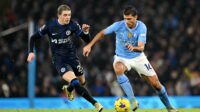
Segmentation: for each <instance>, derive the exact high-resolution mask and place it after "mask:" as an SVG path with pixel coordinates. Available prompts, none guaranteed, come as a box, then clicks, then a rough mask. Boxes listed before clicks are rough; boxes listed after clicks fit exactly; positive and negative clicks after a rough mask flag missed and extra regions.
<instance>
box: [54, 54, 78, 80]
mask: <svg viewBox="0 0 200 112" xmlns="http://www.w3.org/2000/svg"><path fill="white" fill-rule="evenodd" d="M54 66H55V68H56V70H57V72H58V74H59V75H60V76H61V77H62V78H63V79H64V80H65V81H67V82H71V80H72V79H74V78H76V75H75V74H74V71H73V69H72V67H71V65H70V64H68V62H66V61H65V60H62V59H60V58H58V59H57V60H56V61H55V63H54Z"/></svg>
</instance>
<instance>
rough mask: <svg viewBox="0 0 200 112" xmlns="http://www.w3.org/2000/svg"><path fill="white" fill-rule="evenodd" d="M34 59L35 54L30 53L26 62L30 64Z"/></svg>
mask: <svg viewBox="0 0 200 112" xmlns="http://www.w3.org/2000/svg"><path fill="white" fill-rule="evenodd" d="M34 58H35V54H34V53H32V52H31V53H29V54H28V58H27V61H28V62H29V63H30V62H32V61H33V59H34Z"/></svg>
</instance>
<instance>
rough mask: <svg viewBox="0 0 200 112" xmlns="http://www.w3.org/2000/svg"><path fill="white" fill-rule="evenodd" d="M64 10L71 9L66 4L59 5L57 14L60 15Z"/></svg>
mask: <svg viewBox="0 0 200 112" xmlns="http://www.w3.org/2000/svg"><path fill="white" fill-rule="evenodd" d="M64 10H71V8H70V7H69V6H68V5H60V6H59V7H58V9H57V14H58V15H60V14H61V13H62V11H64Z"/></svg>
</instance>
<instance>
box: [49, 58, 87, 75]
mask: <svg viewBox="0 0 200 112" xmlns="http://www.w3.org/2000/svg"><path fill="white" fill-rule="evenodd" d="M53 64H54V66H55V67H56V70H57V71H58V73H59V75H61V76H62V75H63V74H65V73H66V72H68V71H72V72H74V73H75V75H76V76H81V75H83V71H84V70H83V67H82V66H81V64H80V61H79V60H78V59H72V60H64V59H61V58H56V59H55V60H54V62H53Z"/></svg>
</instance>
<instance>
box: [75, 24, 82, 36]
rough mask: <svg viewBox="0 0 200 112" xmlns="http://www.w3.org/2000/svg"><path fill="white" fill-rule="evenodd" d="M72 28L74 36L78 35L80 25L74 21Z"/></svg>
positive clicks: (80, 30)
mask: <svg viewBox="0 0 200 112" xmlns="http://www.w3.org/2000/svg"><path fill="white" fill-rule="evenodd" d="M74 30H75V34H76V36H79V35H80V34H81V32H82V29H81V26H80V25H79V24H78V23H77V22H75V23H74Z"/></svg>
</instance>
